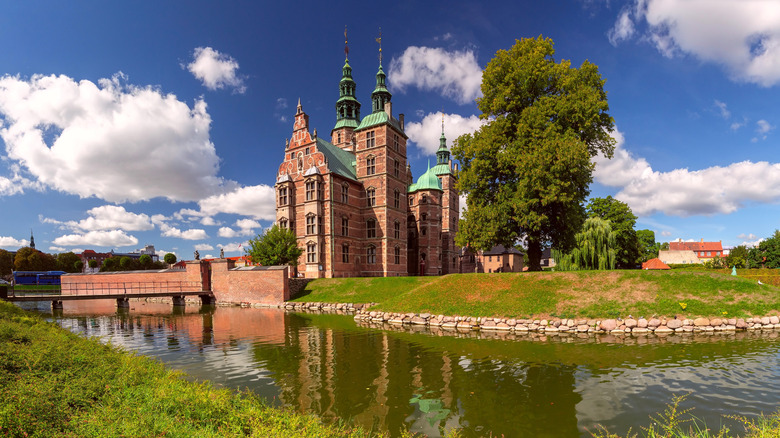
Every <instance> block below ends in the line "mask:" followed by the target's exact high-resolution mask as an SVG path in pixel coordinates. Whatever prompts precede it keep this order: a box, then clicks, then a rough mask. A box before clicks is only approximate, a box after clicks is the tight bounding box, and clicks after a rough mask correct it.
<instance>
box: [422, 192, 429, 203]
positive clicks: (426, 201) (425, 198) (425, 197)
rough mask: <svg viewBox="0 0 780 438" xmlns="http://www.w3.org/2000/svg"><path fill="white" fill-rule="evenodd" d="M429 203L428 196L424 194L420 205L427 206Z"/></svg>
mask: <svg viewBox="0 0 780 438" xmlns="http://www.w3.org/2000/svg"><path fill="white" fill-rule="evenodd" d="M427 203H428V196H426V195H425V194H424V193H423V195H422V198H421V199H420V204H427Z"/></svg>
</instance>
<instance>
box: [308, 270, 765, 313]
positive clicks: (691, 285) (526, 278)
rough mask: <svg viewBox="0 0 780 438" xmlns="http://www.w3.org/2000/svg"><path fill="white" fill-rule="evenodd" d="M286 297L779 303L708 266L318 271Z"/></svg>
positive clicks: (689, 306)
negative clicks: (383, 273)
mask: <svg viewBox="0 0 780 438" xmlns="http://www.w3.org/2000/svg"><path fill="white" fill-rule="evenodd" d="M765 283H766V282H765ZM294 301H321V302H345V303H349V302H352V303H368V302H374V303H378V306H376V307H375V308H376V309H377V310H386V311H393V312H415V313H423V312H429V313H433V314H445V315H468V316H503V317H518V318H524V317H525V318H527V317H531V316H534V317H536V316H551V317H561V318H573V317H584V318H607V317H618V316H622V317H625V316H627V315H633V316H635V317H639V316H646V317H649V316H652V315H658V316H668V317H673V316H675V315H683V316H686V317H688V316H690V317H696V316H707V317H712V316H719V317H748V316H766V315H770V314H774V313H777V312H778V311H780V289H778V288H777V287H775V286H771V285H768V284H764V285H760V284H759V283H758V281H757V280H756V279H755V278H743V277H739V276H738V277H732V276H730V275H725V274H723V273H720V272H712V271H702V272H685V271H639V270H636V271H582V272H524V273H500V274H452V275H445V276H441V277H391V278H336V279H318V280H314V281H312V282H310V283H309V284H308V285H307V287H306V289H305V290H304V291H303V292H302V294H301V295H300V296H298V297H296V298H295V299H294ZM681 303H682V304H681ZM372 309H373V308H372Z"/></svg>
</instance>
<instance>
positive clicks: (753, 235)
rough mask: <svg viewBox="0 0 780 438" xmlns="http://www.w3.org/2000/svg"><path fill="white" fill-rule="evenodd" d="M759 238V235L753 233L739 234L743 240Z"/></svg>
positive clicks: (739, 237)
mask: <svg viewBox="0 0 780 438" xmlns="http://www.w3.org/2000/svg"><path fill="white" fill-rule="evenodd" d="M757 238H758V236H756V235H755V234H753V233H750V234H745V233H742V234H738V235H737V239H742V240H756V239H757Z"/></svg>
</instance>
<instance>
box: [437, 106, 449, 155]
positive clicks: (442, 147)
mask: <svg viewBox="0 0 780 438" xmlns="http://www.w3.org/2000/svg"><path fill="white" fill-rule="evenodd" d="M449 162H450V151H449V150H448V149H447V138H446V137H445V136H444V113H442V114H441V137H440V138H439V150H438V151H436V165H437V166H438V165H439V164H448V163H449Z"/></svg>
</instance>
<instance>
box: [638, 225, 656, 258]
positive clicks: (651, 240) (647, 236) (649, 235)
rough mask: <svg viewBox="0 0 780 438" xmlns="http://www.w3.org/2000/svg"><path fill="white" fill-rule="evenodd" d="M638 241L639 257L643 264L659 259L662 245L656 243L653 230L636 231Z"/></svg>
mask: <svg viewBox="0 0 780 438" xmlns="http://www.w3.org/2000/svg"><path fill="white" fill-rule="evenodd" d="M636 239H637V241H638V242H639V257H640V258H641V260H642V261H643V262H646V261H648V260H650V259H654V258H656V257H658V250H659V249H660V248H661V244H660V243H658V242H656V241H655V232H654V231H653V230H636Z"/></svg>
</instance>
